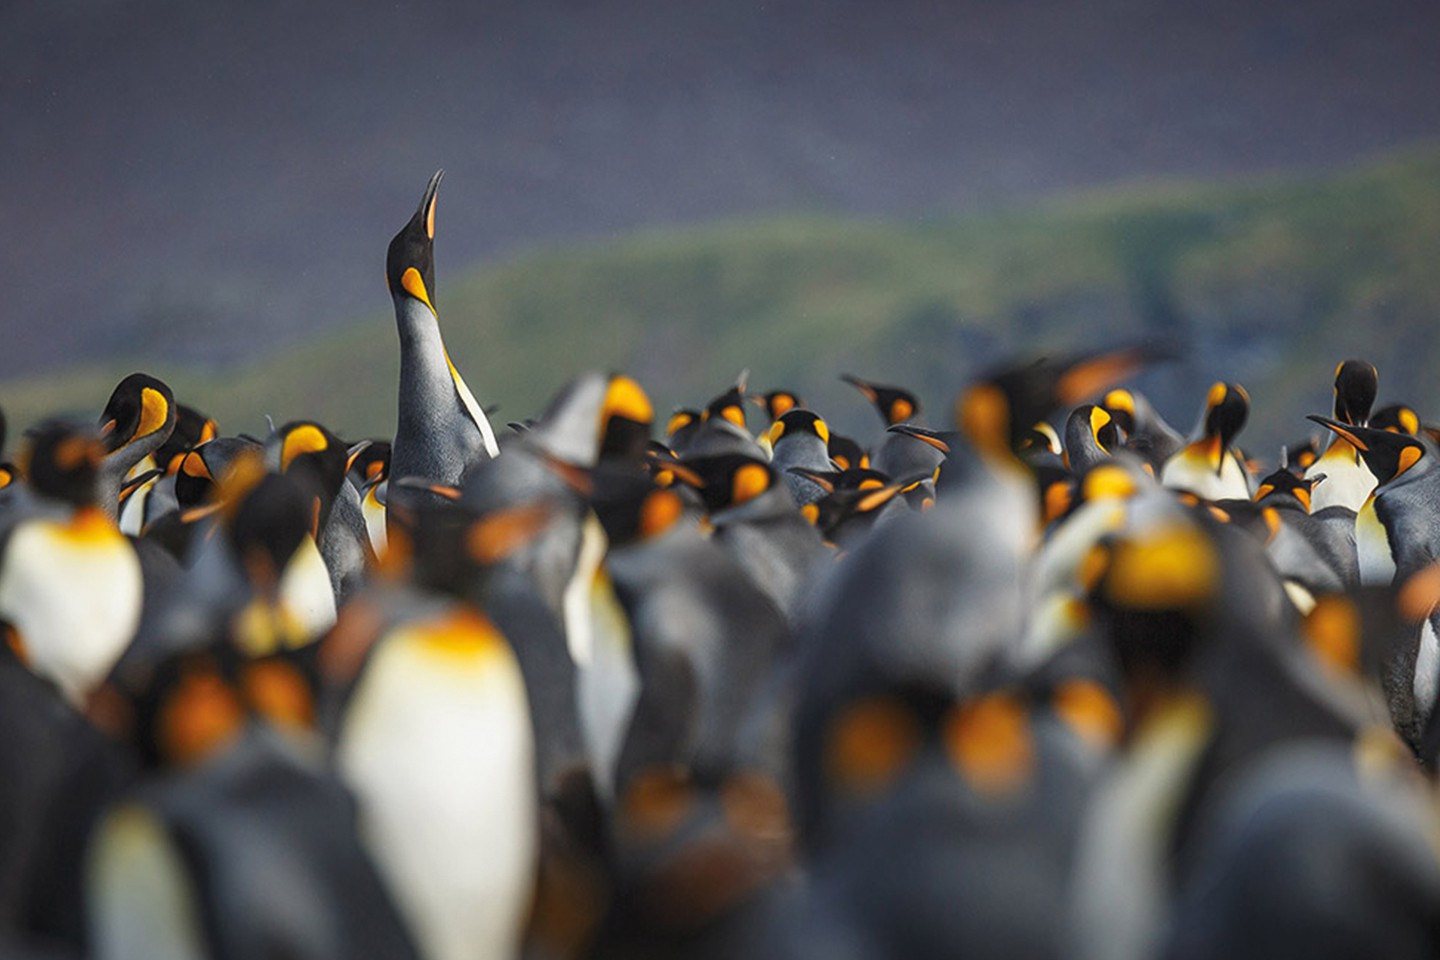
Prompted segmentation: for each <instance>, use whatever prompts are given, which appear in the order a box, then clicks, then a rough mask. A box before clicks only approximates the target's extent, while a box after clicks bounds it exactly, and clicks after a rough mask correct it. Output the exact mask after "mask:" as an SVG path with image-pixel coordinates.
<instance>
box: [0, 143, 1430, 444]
mask: <svg viewBox="0 0 1440 960" xmlns="http://www.w3.org/2000/svg"><path fill="white" fill-rule="evenodd" d="M396 226H397V227H398V226H399V224H398V223H397V224H396ZM438 226H439V230H438V236H437V244H438V259H439V263H438V273H439V277H438V281H439V282H438V286H439V290H438V297H437V304H438V306H439V307H440V311H441V322H442V326H443V329H444V331H445V337H446V340H447V343H448V344H449V347H450V352H451V355H452V357H453V358H454V360H455V362H456V365H457V366H458V367H459V368H460V369H461V370H462V371H463V372H464V373H465V376H466V378H467V380H468V381H469V382H470V385H471V387H472V388H473V389H474V391H475V393H476V395H477V396H478V397H479V398H480V400H481V402H482V403H485V404H487V405H489V404H499V405H500V407H501V412H500V413H499V414H498V415H497V418H498V419H499V420H500V421H502V422H503V421H505V420H510V419H518V418H520V417H523V416H527V415H530V414H532V413H534V412H535V411H536V409H537V408H538V407H539V406H540V405H541V404H542V403H543V401H544V399H545V398H546V397H548V396H549V395H550V394H551V393H553V391H554V390H555V389H556V388H558V387H559V386H560V384H561V383H563V382H564V381H565V380H566V379H567V378H568V377H570V376H571V375H573V374H574V373H575V372H577V371H578V370H581V369H584V368H590V367H601V368H616V369H624V370H627V371H629V372H631V373H633V374H634V375H636V376H637V377H639V379H640V380H641V382H642V383H644V384H645V385H646V386H647V387H648V388H649V389H650V390H651V392H652V394H653V395H654V396H655V398H656V400H657V403H658V404H659V405H660V406H661V407H662V412H663V410H664V409H668V407H669V406H671V405H673V404H679V403H689V404H693V403H698V402H701V401H703V400H704V399H705V398H706V397H707V396H708V395H709V394H712V393H715V392H718V391H719V390H720V389H722V388H723V386H724V385H725V384H727V383H728V382H730V381H732V380H733V379H734V377H735V375H736V374H737V373H738V372H739V371H740V370H741V369H742V368H749V370H750V371H751V385H752V388H754V389H757V390H764V389H768V388H770V387H772V386H777V385H786V386H791V387H794V388H796V389H798V390H799V391H800V392H801V393H802V394H803V395H805V396H806V397H807V398H808V399H809V400H810V402H811V404H812V405H813V406H816V407H818V408H819V409H821V410H822V411H824V412H826V413H827V414H829V415H830V416H831V418H832V419H833V420H836V421H838V422H839V424H840V426H841V427H842V428H843V429H849V430H852V431H854V430H860V431H873V429H874V427H873V424H872V423H871V420H870V417H869V414H868V413H867V412H866V410H865V407H864V405H863V402H862V401H861V400H860V398H859V397H858V395H857V394H855V393H854V392H853V391H852V390H851V389H850V388H848V387H846V386H844V385H843V384H840V383H839V382H838V380H837V375H838V374H840V373H842V372H851V373H856V374H860V375H862V376H865V377H869V378H871V379H876V380H893V381H898V382H904V383H907V384H910V385H912V386H914V387H915V388H917V389H918V390H919V392H920V394H921V396H922V398H923V399H924V400H925V401H926V402H927V403H928V404H929V405H930V413H931V419H932V421H943V420H946V419H948V413H947V412H946V408H947V407H948V404H949V402H950V400H951V398H952V397H953V396H954V394H955V391H956V389H957V388H958V386H959V385H960V384H961V383H963V382H964V380H965V378H966V376H967V375H968V374H969V373H970V372H972V371H973V370H974V369H976V368H977V367H978V366H980V365H983V364H987V363H990V362H993V361H994V360H996V359H998V358H1001V357H1003V356H1006V355H1008V354H1010V353H1012V352H1013V351H1015V350H1017V349H1021V350H1028V351H1044V350H1057V351H1058V350H1066V349H1074V348H1083V347H1085V346H1087V345H1089V344H1111V343H1115V342H1118V341H1122V340H1125V339H1127V338H1133V337H1135V336H1140V335H1149V334H1160V335H1164V336H1166V337H1168V338H1170V339H1171V340H1172V341H1173V342H1175V343H1176V344H1177V346H1178V347H1179V348H1180V351H1181V353H1182V354H1183V355H1184V357H1185V360H1184V362H1183V363H1180V364H1176V365H1171V366H1170V367H1168V368H1166V369H1165V370H1163V371H1159V372H1156V373H1152V374H1151V375H1149V376H1148V377H1147V378H1146V380H1144V381H1143V382H1142V383H1141V386H1142V388H1145V389H1147V390H1148V391H1149V392H1150V393H1151V394H1152V396H1154V397H1155V398H1156V399H1157V401H1158V402H1159V404H1160V406H1161V408H1162V410H1165V411H1166V412H1167V413H1168V415H1169V416H1170V417H1171V418H1172V419H1174V420H1175V421H1176V422H1177V423H1178V424H1180V425H1181V426H1182V427H1188V426H1189V425H1190V423H1191V422H1192V420H1193V418H1194V416H1195V414H1196V412H1198V408H1199V405H1200V403H1201V398H1202V396H1203V392H1204V388H1205V387H1206V386H1207V385H1208V384H1209V382H1210V381H1211V380H1213V379H1216V378H1218V377H1222V376H1223V377H1226V378H1229V379H1238V380H1240V381H1241V382H1242V383H1244V384H1245V385H1246V386H1247V387H1249V388H1250V392H1251V396H1252V398H1253V399H1254V401H1255V404H1256V413H1255V414H1254V416H1253V417H1252V423H1253V424H1254V426H1253V427H1252V428H1251V429H1250V430H1249V431H1247V433H1246V435H1245V438H1244V439H1246V440H1248V441H1249V443H1250V444H1252V445H1255V446H1257V448H1258V449H1260V450H1261V452H1263V453H1269V452H1270V451H1269V450H1268V449H1267V448H1266V447H1265V446H1264V445H1266V444H1271V443H1278V442H1279V441H1281V440H1284V439H1289V438H1293V437H1295V436H1298V435H1301V434H1304V433H1306V432H1308V428H1309V426H1310V425H1309V424H1306V423H1305V422H1304V421H1303V420H1302V419H1300V417H1301V415H1302V414H1303V413H1305V412H1318V411H1323V410H1326V409H1327V407H1328V405H1329V377H1330V373H1331V371H1332V370H1333V368H1334V366H1335V364H1336V362H1338V361H1339V360H1340V359H1343V358H1344V357H1346V356H1352V355H1354V356H1363V357H1367V358H1369V359H1372V360H1373V361H1374V362H1376V363H1377V365H1378V366H1379V368H1380V372H1381V400H1382V402H1383V401H1385V400H1386V399H1399V398H1404V399H1406V400H1409V401H1411V402H1413V403H1416V404H1417V405H1419V406H1420V408H1421V409H1422V411H1427V412H1430V413H1434V412H1436V411H1437V410H1440V378H1437V377H1435V376H1434V375H1433V373H1432V372H1431V364H1432V363H1434V362H1435V347H1436V344H1437V340H1440V323H1437V322H1436V321H1437V318H1440V269H1437V266H1440V151H1425V152H1419V153H1414V154H1407V155H1404V156H1401V157H1396V158H1391V159H1389V160H1387V161H1385V162H1383V163H1381V164H1378V165H1375V166H1371V167H1367V168H1364V169H1360V170H1356V171H1351V172H1347V173H1344V174H1342V175H1337V176H1334V177H1331V178H1326V179H1307V180H1303V181H1295V180H1283V181H1273V182H1262V183H1247V184H1241V185H1235V184H1224V185H1198V186H1197V185H1191V184H1174V185H1171V184H1158V185H1146V186H1142V187H1132V188H1127V189H1124V190H1114V191H1104V192H1096V193H1087V194H1083V195H1072V196H1067V197H1063V198H1059V199H1057V200H1055V201H1053V202H1050V203H1046V204H1043V205H1040V206H1036V207H1033V208H1029V209H1025V210H1020V211H1011V212H1005V213H998V214H993V215H987V216H983V217H975V218H967V219H963V220H935V221H929V222H920V223H913V222H912V223H890V222H886V223H876V222H853V221H842V220H835V219H826V218H822V217H809V216H806V217H795V216H790V217H784V218H777V219H765V220H755V221H746V222H737V223H727V224H722V225H718V226H707V227H698V228H692V229H678V230H662V231H655V232H648V233H643V234H640V235H636V236H634V237H630V238H625V239H621V240H618V241H615V242H607V243H593V244H587V245H582V246H577V247H573V248H567V249H563V250H553V251H543V252H537V253H535V254H533V255H530V256H525V257H522V258H518V259H515V260H513V261H510V262H505V263H499V264H494V265H489V266H486V267H483V268H480V269H477V270H474V271H471V272H469V273H465V274H461V275H457V273H456V271H455V268H454V265H452V264H450V263H448V262H447V261H446V259H445V253H444V249H445V248H444V244H445V223H444V208H443V204H442V207H441V213H440V222H439V225H438ZM388 239H389V238H388V236H387V237H377V238H376V241H375V247H376V251H377V253H376V257H377V261H378V260H379V258H380V257H381V256H382V255H383V251H384V244H385V242H386V241H387V240H388ZM396 351H397V344H396V338H395V333H394V330H393V321H392V320H391V318H390V315H389V305H388V303H383V302H382V303H377V305H376V311H375V314H374V315H373V316H371V317H369V318H367V319H364V320H362V321H360V322H357V323H356V324H355V325H354V327H353V328H352V329H350V330H348V331H347V332H345V333H343V334H341V335H337V336H331V337H326V338H324V339H320V340H316V341H314V342H312V343H309V344H306V345H304V346H302V347H299V348H296V349H292V350H290V351H288V352H286V353H285V354H283V355H280V356H276V357H273V358H271V359H269V360H267V361H264V362H262V363H258V364H254V365H251V366H247V367H244V368H241V369H232V370H218V371H201V370H197V369H194V368H193V367H184V366H181V365H178V364H171V363H154V362H151V361H148V360H147V359H145V358H143V357H137V358H125V359H123V360H117V361H116V362H114V363H113V364H109V365H106V366H104V367H103V368H101V367H87V368H85V369H76V370H73V371H68V372H65V373H63V374H59V375H47V376H45V377H43V378H36V379H32V380H23V381H10V382H5V383H0V405H3V406H4V408H5V409H6V411H7V412H8V413H9V414H10V418H11V422H12V425H15V424H24V423H28V422H31V421H32V420H34V419H35V418H36V417H38V416H40V415H41V414H43V413H45V412H49V411H55V410H66V409H68V410H75V409H80V410H94V411H98V410H99V408H100V406H101V405H102V404H103V402H104V399H105V396H106V395H107V394H108V392H109V389H110V387H111V386H112V385H113V384H114V383H115V382H116V381H118V379H119V378H120V377H121V376H123V375H124V374H125V373H128V372H129V371H130V370H132V369H146V370H149V371H151V372H153V373H156V374H157V375H159V376H161V377H164V378H166V379H167V380H168V381H169V382H171V383H172V384H173V385H174V386H175V388H176V390H177V393H178V394H179V395H180V396H181V397H182V399H185V400H187V401H189V402H191V403H192V404H194V405H197V406H200V407H202V408H203V409H206V410H207V411H209V412H211V413H213V414H214V415H216V416H217V417H219V418H220V420H221V425H222V427H223V428H225V429H226V430H229V431H246V430H248V431H257V430H260V429H262V427H263V415H264V414H266V413H269V414H271V415H273V416H274V417H275V418H276V420H277V422H278V421H281V420H285V419H291V418H294V417H298V416H302V415H306V416H314V417H317V418H319V419H321V420H323V421H325V422H327V423H329V424H330V425H332V426H333V427H334V428H336V429H337V430H338V431H340V432H342V433H344V434H346V435H349V436H359V435H364V434H376V435H383V434H385V433H387V432H388V431H389V430H390V427H391V424H392V423H393V419H394V406H395V397H394V390H395V386H394V385H395V382H396V378H397V367H398V362H397V359H396Z"/></svg>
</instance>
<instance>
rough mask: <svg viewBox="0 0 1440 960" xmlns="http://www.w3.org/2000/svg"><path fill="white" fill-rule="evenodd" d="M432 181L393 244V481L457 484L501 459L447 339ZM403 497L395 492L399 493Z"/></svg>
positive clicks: (388, 269)
mask: <svg viewBox="0 0 1440 960" xmlns="http://www.w3.org/2000/svg"><path fill="white" fill-rule="evenodd" d="M443 175H444V171H443V170H442V171H437V172H436V173H435V176H433V177H431V178H430V184H429V185H428V186H427V187H426V188H425V194H424V196H422V197H421V198H420V206H419V207H418V208H416V210H415V215H414V216H412V217H411V218H410V222H409V223H407V224H405V226H404V227H403V228H402V229H401V230H400V232H399V233H397V234H396V235H395V238H394V239H393V240H391V241H390V249H389V251H388V252H387V253H386V256H385V279H386V283H387V284H388V285H389V288H390V296H391V299H392V300H393V301H394V305H395V322H396V324H397V326H398V328H399V332H400V402H399V419H398V421H397V422H396V425H395V439H394V441H393V443H392V444H391V450H390V476H391V477H393V478H396V479H399V478H404V477H421V478H424V479H425V480H427V481H430V482H432V483H442V484H455V483H458V482H459V481H460V478H461V476H462V475H463V474H464V473H465V471H466V470H467V469H469V468H470V467H472V466H474V465H475V464H476V463H477V462H479V461H480V460H483V459H486V458H493V457H496V456H498V455H499V453H500V447H499V445H498V444H497V442H496V440H495V431H494V430H493V429H492V428H491V426H490V421H489V419H488V418H487V417H486V416H485V412H484V410H482V409H481V407H480V404H479V403H478V402H476V400H475V395H474V394H473V393H471V392H470V388H469V387H468V386H467V385H466V384H465V380H464V378H463V377H461V376H460V371H459V370H457V369H456V368H455V364H454V363H453V362H451V360H450V355H449V353H447V352H446V350H445V341H444V340H443V339H442V338H441V336H440V320H439V314H438V313H437V312H436V307H435V296H436V294H435V193H436V191H437V190H438V189H439V187H440V178H441V177H442V176H443ZM397 493H398V491H397V490H396V489H395V488H394V487H393V486H392V491H391V495H392V496H394V495H396V494H397Z"/></svg>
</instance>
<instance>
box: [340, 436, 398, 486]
mask: <svg viewBox="0 0 1440 960" xmlns="http://www.w3.org/2000/svg"><path fill="white" fill-rule="evenodd" d="M351 450H352V451H353V452H352V455H351V457H350V469H349V471H348V476H349V477H350V480H351V482H352V483H354V484H355V487H356V489H359V490H364V489H366V488H368V487H372V486H374V485H375V484H377V483H379V482H380V481H382V480H384V479H385V478H386V477H387V476H389V475H390V441H389V440H371V441H370V442H369V443H368V444H367V445H366V446H365V448H364V449H363V450H358V451H357V450H355V449H354V447H352V448H351Z"/></svg>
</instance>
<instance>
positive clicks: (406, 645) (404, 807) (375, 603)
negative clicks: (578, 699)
mask: <svg viewBox="0 0 1440 960" xmlns="http://www.w3.org/2000/svg"><path fill="white" fill-rule="evenodd" d="M503 518H504V515H503V514H501V515H500V519H499V520H498V521H497V520H491V519H487V518H482V519H480V520H478V521H471V520H470V519H469V518H468V517H467V516H466V514H465V513H464V512H463V511H461V510H460V509H459V508H455V507H450V506H426V507H423V508H422V509H421V512H420V514H419V515H418V516H417V518H416V520H415V522H414V525H413V526H412V527H410V529H411V530H413V531H415V532H416V533H418V534H419V537H418V538H417V539H416V540H415V541H414V545H415V547H417V548H419V549H420V552H419V553H418V554H416V555H415V560H416V566H415V567H414V568H413V570H412V572H411V577H412V578H413V579H415V580H416V582H414V583H403V582H402V583H396V584H385V585H382V586H381V587H379V588H377V589H373V590H371V591H366V592H364V593H362V594H360V595H359V596H358V597H357V598H356V599H355V600H353V601H352V602H351V603H350V604H349V605H347V606H346V608H345V610H344V611H343V616H342V617H341V619H340V620H339V622H337V624H336V626H335V628H334V630H332V631H331V632H330V634H329V635H328V636H327V637H326V638H325V640H324V642H323V644H322V646H321V650H320V658H319V665H320V670H321V673H322V676H323V677H324V678H325V683H326V690H327V694H326V697H325V704H326V705H325V707H324V710H323V713H324V716H325V718H326V720H325V726H326V728H327V729H328V730H329V731H330V732H331V735H332V740H333V746H332V759H333V763H334V764H335V768H336V770H337V771H338V773H339V775H340V777H341V779H342V780H343V781H344V782H345V784H346V785H347V786H348V787H349V788H350V789H351V790H352V791H353V792H354V794H355V797H356V802H357V804H358V810H357V818H358V829H359V833H360V838H361V841H362V843H363V844H364V846H365V848H366V849H367V850H368V851H369V853H370V855H371V857H372V858H373V859H374V861H375V863H376V866H377V868H378V870H379V872H380V875H381V877H382V879H383V880H384V882H385V885H386V887H387V888H388V889H389V891H390V893H391V895H392V896H393V897H394V899H395V902H396V904H397V906H398V907H399V909H400V913H401V915H402V916H403V917H404V918H405V920H406V923H407V925H408V926H409V928H410V930H411V932H412V934H413V936H414V938H415V941H416V943H417V945H418V946H419V947H420V952H421V954H422V955H423V956H425V957H427V958H428V960H463V958H472V957H473V958H481V957H508V956H514V955H515V954H516V952H517V950H518V948H519V944H520V940H521V936H522V933H523V930H524V924H525V917H526V912H527V910H528V909H529V905H530V898H531V895H532V892H533V887H534V879H535V869H536V858H537V852H536V844H537V831H538V811H539V805H538V803H537V798H536V774H535V744H534V733H533V730H532V726H531V718H530V706H529V702H528V698H527V696H526V692H525V681H524V678H523V677H522V675H521V672H520V667H519V664H518V663H517V661H516V658H515V654H514V652H513V651H512V649H511V646H510V643H509V642H508V641H507V638H506V637H505V636H503V635H502V634H501V633H500V631H499V629H498V628H497V627H496V625H495V623H494V622H493V621H492V620H491V619H490V617H488V616H487V615H486V614H485V613H484V612H483V611H482V610H480V609H479V608H478V607H476V606H475V605H474V604H472V603H469V602H466V601H464V600H460V599H457V598H456V597H455V596H454V595H445V594H441V593H438V592H436V591H435V586H436V585H439V584H442V583H443V584H445V585H447V586H449V587H452V588H454V589H456V590H461V591H466V590H468V588H467V587H466V584H467V582H468V581H469V580H470V579H472V577H473V575H474V573H475V572H476V570H477V567H478V566H479V565H480V564H481V563H483V562H485V560H486V559H487V558H492V557H498V556H503V554H504V553H505V552H506V551H507V550H508V549H509V548H510V547H511V546H513V533H514V528H513V527H512V526H511V525H510V524H508V523H506V522H504V519H503ZM409 535H410V534H408V533H407V534H406V536H409ZM393 550H394V547H393V546H392V551H393ZM426 582H430V584H431V585H430V586H426V585H425V583H426ZM447 592H448V591H447Z"/></svg>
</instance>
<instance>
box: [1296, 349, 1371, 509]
mask: <svg viewBox="0 0 1440 960" xmlns="http://www.w3.org/2000/svg"><path fill="white" fill-rule="evenodd" d="M1377 385H1378V374H1377V373H1376V371H1375V367H1374V365H1373V364H1369V363H1366V362H1365V361H1364V360H1346V361H1345V362H1344V363H1342V364H1340V365H1339V366H1338V367H1336V368H1335V419H1336V420H1338V421H1339V422H1340V423H1347V424H1350V425H1351V426H1355V427H1363V426H1365V425H1366V424H1367V423H1368V422H1369V419H1370V408H1371V406H1372V405H1373V404H1374V403H1375V392H1376V389H1377ZM1320 474H1324V475H1325V482H1324V483H1322V484H1320V485H1319V486H1317V487H1316V488H1315V491H1314V493H1313V494H1312V497H1311V503H1310V509H1311V510H1312V511H1314V512H1319V511H1321V510H1324V509H1325V508H1326V507H1345V508H1347V509H1350V510H1354V511H1356V512H1359V510H1360V508H1361V507H1363V506H1364V505H1365V498H1366V497H1368V496H1370V491H1371V490H1374V489H1375V475H1374V474H1372V473H1371V472H1370V469H1369V468H1368V467H1366V466H1365V461H1364V460H1363V459H1361V457H1360V452H1359V451H1358V450H1356V449H1355V448H1354V447H1353V446H1351V444H1350V441H1348V440H1346V439H1345V438H1344V437H1342V436H1340V435H1338V434H1336V435H1333V436H1331V438H1330V445H1329V446H1328V447H1326V448H1325V452H1324V453H1322V454H1321V455H1320V456H1319V458H1318V459H1316V461H1315V462H1314V463H1312V464H1310V466H1309V467H1307V468H1306V469H1305V478H1306V479H1307V480H1308V479H1312V478H1314V477H1317V476H1319V475H1320Z"/></svg>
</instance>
